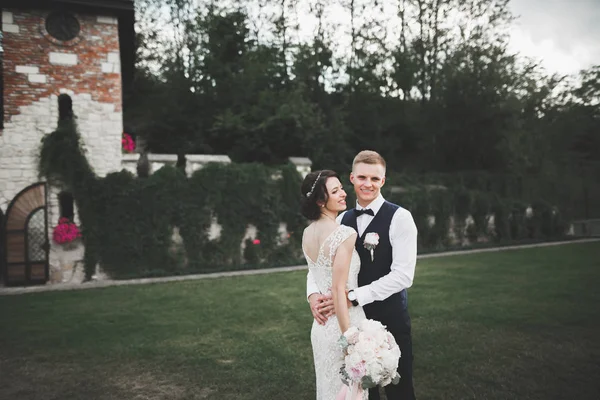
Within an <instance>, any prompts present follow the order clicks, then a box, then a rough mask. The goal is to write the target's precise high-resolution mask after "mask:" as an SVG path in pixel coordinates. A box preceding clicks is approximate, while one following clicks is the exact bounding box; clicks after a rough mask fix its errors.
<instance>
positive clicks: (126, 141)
mask: <svg viewBox="0 0 600 400" xmlns="http://www.w3.org/2000/svg"><path fill="white" fill-rule="evenodd" d="M121 146H122V147H123V152H124V153H133V152H134V151H135V142H134V141H133V138H132V137H131V135H130V134H128V133H125V132H123V137H122V138H121Z"/></svg>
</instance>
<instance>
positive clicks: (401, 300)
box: [342, 201, 408, 324]
mask: <svg viewBox="0 0 600 400" xmlns="http://www.w3.org/2000/svg"><path fill="white" fill-rule="evenodd" d="M398 208H399V207H398V206H397V205H395V204H392V203H390V202H388V201H386V202H384V203H383V205H382V206H381V208H380V209H379V211H378V212H377V214H376V215H375V217H374V218H373V220H372V221H371V223H370V224H369V225H368V226H367V228H366V229H365V231H364V232H363V234H362V235H361V236H359V237H358V238H357V239H356V251H357V252H358V255H359V256H360V272H359V274H358V286H364V285H368V284H370V283H371V282H373V281H376V280H377V279H379V278H381V277H383V276H385V275H387V274H388V273H389V272H390V271H391V266H392V245H391V243H390V225H391V223H392V217H393V216H394V214H395V212H396V210H397V209H398ZM342 224H343V225H346V226H349V227H352V228H354V229H355V230H356V231H357V232H358V227H357V224H356V213H355V209H351V210H348V211H347V212H346V213H345V214H344V216H343V217H342ZM369 232H377V234H379V244H378V245H377V247H375V250H374V251H373V255H374V258H373V260H371V252H370V251H369V250H367V249H366V248H365V247H364V240H365V236H366V234H367V233H369ZM407 309H408V298H407V294H406V289H404V290H402V291H401V292H399V293H394V294H393V295H391V296H390V297H388V298H387V299H385V300H383V301H375V302H373V303H371V304H367V305H365V306H364V310H365V314H366V315H367V318H372V319H376V320H379V321H381V322H382V323H384V324H385V323H386V320H389V319H390V318H393V319H394V320H396V318H397V317H399V316H400V315H402V314H408V310H407ZM401 319H404V318H401Z"/></svg>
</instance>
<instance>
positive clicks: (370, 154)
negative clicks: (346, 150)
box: [352, 150, 386, 169]
mask: <svg viewBox="0 0 600 400" xmlns="http://www.w3.org/2000/svg"><path fill="white" fill-rule="evenodd" d="M360 163H363V164H371V165H377V164H380V165H382V166H383V168H384V169H385V168H386V165H385V160H384V159H383V157H381V154H379V153H378V152H376V151H373V150H363V151H361V152H360V153H358V154H357V155H356V157H354V161H352V169H354V166H355V165H356V164H360Z"/></svg>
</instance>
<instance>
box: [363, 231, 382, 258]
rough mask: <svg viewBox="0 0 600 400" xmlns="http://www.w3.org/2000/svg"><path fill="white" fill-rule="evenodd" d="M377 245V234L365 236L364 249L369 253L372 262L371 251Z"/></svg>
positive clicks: (370, 233)
mask: <svg viewBox="0 0 600 400" xmlns="http://www.w3.org/2000/svg"><path fill="white" fill-rule="evenodd" d="M378 244H379V234H378V233H377V232H369V233H367V235H366V236H365V242H364V246H365V249H367V250H369V251H370V252H371V261H373V250H375V247H377V245H378Z"/></svg>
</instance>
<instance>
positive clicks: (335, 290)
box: [331, 233, 356, 333]
mask: <svg viewBox="0 0 600 400" xmlns="http://www.w3.org/2000/svg"><path fill="white" fill-rule="evenodd" d="M355 242H356V233H355V234H353V235H352V236H350V237H349V238H348V239H346V240H345V241H344V242H343V243H342V244H341V245H340V246H339V247H338V249H337V251H336V253H335V258H334V260H333V282H332V288H331V294H332V295H333V307H334V309H335V314H336V315H337V319H338V323H339V324H340V330H341V331H342V333H344V332H346V331H347V330H348V328H349V327H350V313H349V312H348V301H347V299H346V285H347V283H348V272H349V271H350V260H351V259H352V252H353V251H354V243H355Z"/></svg>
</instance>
